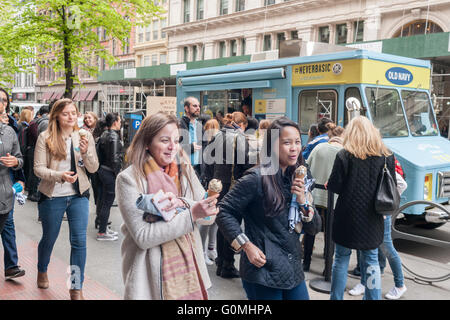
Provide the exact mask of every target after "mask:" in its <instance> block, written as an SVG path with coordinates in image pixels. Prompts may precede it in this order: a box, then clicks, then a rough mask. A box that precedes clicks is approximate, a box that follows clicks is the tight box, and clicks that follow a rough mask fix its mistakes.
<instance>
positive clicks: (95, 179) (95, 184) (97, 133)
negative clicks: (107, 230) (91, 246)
mask: <svg viewBox="0 0 450 320" xmlns="http://www.w3.org/2000/svg"><path fill="white" fill-rule="evenodd" d="M105 129H106V122H105V119H99V120H98V121H97V124H96V125H95V128H94V131H93V132H92V135H93V137H94V141H95V150H97V147H98V140H99V139H100V137H101V135H102V133H103V131H105ZM91 184H92V189H93V190H94V203H95V222H94V226H95V229H98V227H99V226H100V218H99V216H98V211H99V209H100V197H101V194H102V189H103V186H102V182H101V181H100V177H99V176H98V171H97V172H96V173H93V174H92V175H91ZM95 190H97V191H95ZM110 224H111V222H110V221H108V225H110Z"/></svg>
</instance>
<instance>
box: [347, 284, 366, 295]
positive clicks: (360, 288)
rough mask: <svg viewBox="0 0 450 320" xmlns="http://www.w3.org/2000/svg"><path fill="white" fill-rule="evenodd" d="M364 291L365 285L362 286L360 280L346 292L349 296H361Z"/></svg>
mask: <svg viewBox="0 0 450 320" xmlns="http://www.w3.org/2000/svg"><path fill="white" fill-rule="evenodd" d="M365 291H366V287H364V286H363V285H362V284H361V282H360V283H358V284H357V285H356V286H355V287H354V288H353V289H351V290H350V291H349V292H348V293H349V294H350V295H351V296H361V295H363V294H364V292H365Z"/></svg>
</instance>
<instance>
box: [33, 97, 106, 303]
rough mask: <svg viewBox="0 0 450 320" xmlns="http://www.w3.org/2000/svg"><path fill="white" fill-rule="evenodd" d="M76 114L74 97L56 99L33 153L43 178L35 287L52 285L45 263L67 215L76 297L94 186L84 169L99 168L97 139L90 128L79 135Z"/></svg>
mask: <svg viewBox="0 0 450 320" xmlns="http://www.w3.org/2000/svg"><path fill="white" fill-rule="evenodd" d="M77 114H78V110H77V108H76V106H75V104H74V103H73V102H72V100H70V99H61V100H58V101H57V102H56V103H55V104H54V106H53V108H52V111H51V113H50V116H49V125H48V129H47V130H46V131H44V132H43V133H41V134H40V135H39V138H38V140H37V142H36V147H35V152H34V172H35V174H36V176H37V177H39V178H41V183H40V184H39V191H40V192H41V198H40V199H39V204H38V209H39V216H40V218H41V221H42V238H41V241H40V242H39V246H38V278H37V285H38V287H39V288H41V289H46V288H48V287H49V279H48V276H47V267H48V265H49V263H50V257H51V253H52V250H53V246H54V244H55V242H56V239H57V238H58V234H59V230H60V227H61V222H62V218H63V215H64V213H66V214H67V218H68V221H69V229H70V244H71V253H70V265H71V266H70V267H71V272H72V273H71V274H72V276H71V287H70V298H71V299H72V300H82V299H83V295H82V291H81V290H82V286H83V280H84V267H85V264H86V230H87V225H88V216H89V187H90V184H89V180H88V177H87V175H86V171H89V172H91V173H92V172H95V171H97V168H98V159H97V153H96V151H95V143H94V138H93V137H92V135H91V134H90V133H89V132H85V133H83V132H81V134H80V132H79V129H78V126H77Z"/></svg>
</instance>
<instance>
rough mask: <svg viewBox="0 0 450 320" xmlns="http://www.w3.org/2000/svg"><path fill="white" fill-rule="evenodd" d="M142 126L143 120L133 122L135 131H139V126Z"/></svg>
mask: <svg viewBox="0 0 450 320" xmlns="http://www.w3.org/2000/svg"><path fill="white" fill-rule="evenodd" d="M140 125H141V120H134V121H133V129H134V130H137V129H139V126H140Z"/></svg>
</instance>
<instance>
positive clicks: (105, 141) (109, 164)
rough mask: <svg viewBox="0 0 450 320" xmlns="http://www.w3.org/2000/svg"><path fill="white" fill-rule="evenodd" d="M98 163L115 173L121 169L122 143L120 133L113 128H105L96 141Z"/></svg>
mask: <svg viewBox="0 0 450 320" xmlns="http://www.w3.org/2000/svg"><path fill="white" fill-rule="evenodd" d="M97 156H98V161H99V165H100V166H102V167H103V168H106V169H109V170H111V171H114V173H115V174H116V175H118V174H119V172H120V170H121V169H122V157H123V143H122V141H121V140H120V134H119V133H117V132H116V131H114V130H111V129H109V130H105V131H104V132H103V133H102V135H101V136H100V139H99V140H98V143H97Z"/></svg>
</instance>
